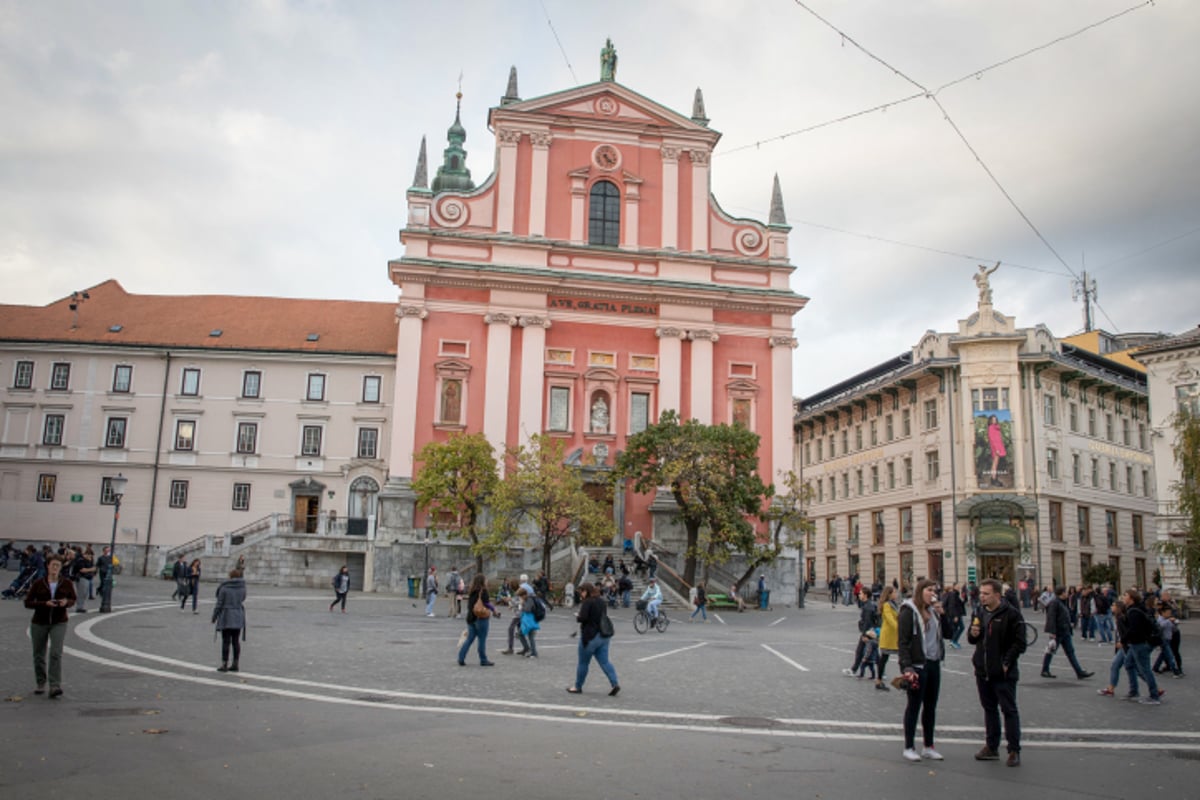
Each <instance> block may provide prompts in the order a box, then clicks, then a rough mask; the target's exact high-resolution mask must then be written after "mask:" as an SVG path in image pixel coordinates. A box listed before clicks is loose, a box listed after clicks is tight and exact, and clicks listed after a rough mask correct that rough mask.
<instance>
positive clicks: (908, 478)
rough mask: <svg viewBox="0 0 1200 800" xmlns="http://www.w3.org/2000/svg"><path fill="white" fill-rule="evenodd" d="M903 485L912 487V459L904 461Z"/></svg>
mask: <svg viewBox="0 0 1200 800" xmlns="http://www.w3.org/2000/svg"><path fill="white" fill-rule="evenodd" d="M904 485H905V486H912V459H911V458H905V459H904Z"/></svg>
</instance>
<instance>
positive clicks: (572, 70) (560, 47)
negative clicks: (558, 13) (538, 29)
mask: <svg viewBox="0 0 1200 800" xmlns="http://www.w3.org/2000/svg"><path fill="white" fill-rule="evenodd" d="M542 13H543V14H545V15H546V24H547V25H549V26H550V32H551V33H552V34H554V41H556V42H558V51H559V52H560V53H562V57H563V61H565V62H567V71H568V72H570V73H571V80H573V81H574V82H575V83H579V78H577V77H575V68H574V67H572V66H571V59H569V58H567V51H566V48H564V47H563V43H562V40H561V39H559V38H558V31H556V30H555V29H554V21H553V20H551V19H550V10H549V9H548V8H546V3H545V2H544V0H542Z"/></svg>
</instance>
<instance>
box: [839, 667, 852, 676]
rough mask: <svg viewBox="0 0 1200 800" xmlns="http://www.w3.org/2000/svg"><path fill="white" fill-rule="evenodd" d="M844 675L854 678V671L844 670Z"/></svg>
mask: <svg viewBox="0 0 1200 800" xmlns="http://www.w3.org/2000/svg"><path fill="white" fill-rule="evenodd" d="M842 674H843V675H845V676H846V677H847V678H853V677H854V670H852V669H849V668H847V669H844V670H842Z"/></svg>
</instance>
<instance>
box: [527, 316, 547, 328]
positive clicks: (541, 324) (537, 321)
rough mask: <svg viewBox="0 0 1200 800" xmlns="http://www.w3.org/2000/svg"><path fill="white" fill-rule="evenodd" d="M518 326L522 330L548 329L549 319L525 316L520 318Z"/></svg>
mask: <svg viewBox="0 0 1200 800" xmlns="http://www.w3.org/2000/svg"><path fill="white" fill-rule="evenodd" d="M520 325H521V327H522V328H549V327H550V318H549V317H539V316H536V315H532V314H531V315H525V316H522V317H521V319H520Z"/></svg>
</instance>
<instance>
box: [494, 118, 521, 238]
mask: <svg viewBox="0 0 1200 800" xmlns="http://www.w3.org/2000/svg"><path fill="white" fill-rule="evenodd" d="M496 139H497V140H498V141H499V142H500V166H499V168H498V169H499V173H500V174H499V175H498V176H497V177H498V179H499V181H498V185H497V187H496V231H497V233H512V232H513V216H514V213H515V211H516V207H517V145H518V144H519V143H520V142H521V132H520V131H514V130H504V129H502V130H498V131H496Z"/></svg>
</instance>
